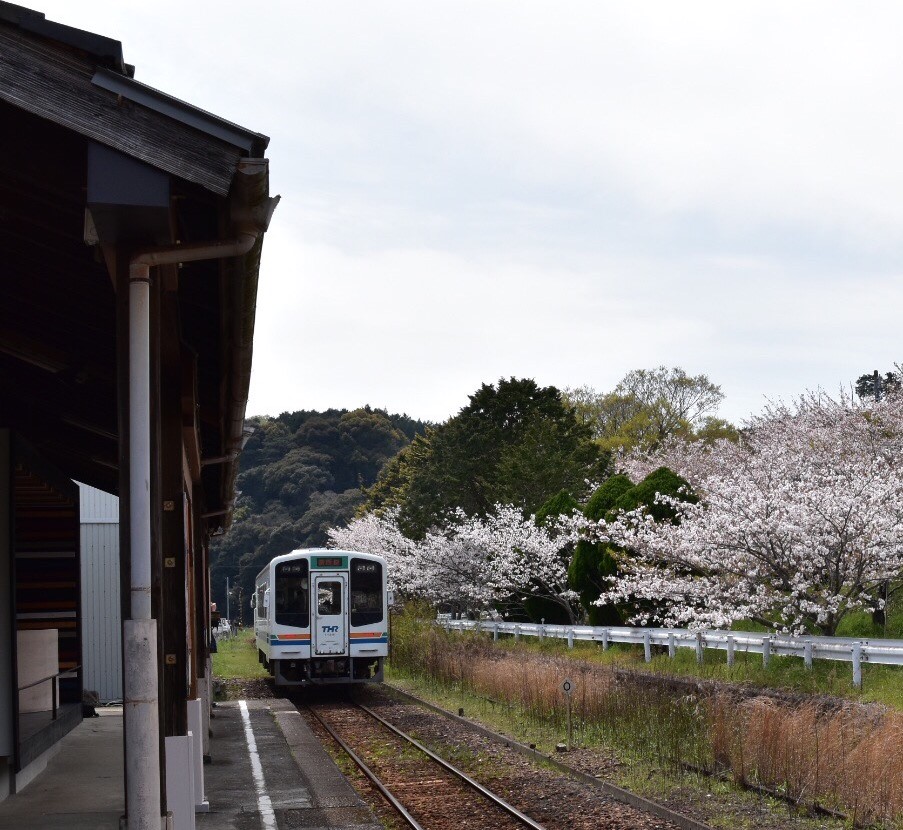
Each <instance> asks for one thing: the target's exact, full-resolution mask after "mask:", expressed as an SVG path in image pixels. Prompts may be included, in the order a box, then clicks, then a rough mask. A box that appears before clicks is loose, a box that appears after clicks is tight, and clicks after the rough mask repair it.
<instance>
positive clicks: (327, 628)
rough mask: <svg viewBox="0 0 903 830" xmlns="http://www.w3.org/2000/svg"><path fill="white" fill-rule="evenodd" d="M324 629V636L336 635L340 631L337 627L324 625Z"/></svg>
mask: <svg viewBox="0 0 903 830" xmlns="http://www.w3.org/2000/svg"><path fill="white" fill-rule="evenodd" d="M322 628H323V633H324V634H335V633H336V632H337V631H338V630H339V627H338V626H337V625H324V626H323V627H322Z"/></svg>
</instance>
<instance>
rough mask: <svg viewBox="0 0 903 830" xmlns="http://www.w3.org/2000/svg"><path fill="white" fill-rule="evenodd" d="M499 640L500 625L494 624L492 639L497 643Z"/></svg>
mask: <svg viewBox="0 0 903 830" xmlns="http://www.w3.org/2000/svg"><path fill="white" fill-rule="evenodd" d="M498 638H499V624H498V623H493V624H492V639H493V641H494V642H495V641H497V640H498Z"/></svg>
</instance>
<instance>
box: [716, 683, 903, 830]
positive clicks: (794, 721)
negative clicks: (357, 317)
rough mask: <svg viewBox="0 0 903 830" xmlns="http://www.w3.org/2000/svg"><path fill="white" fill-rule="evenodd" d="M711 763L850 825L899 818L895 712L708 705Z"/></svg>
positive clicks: (901, 743)
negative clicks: (844, 816)
mask: <svg viewBox="0 0 903 830" xmlns="http://www.w3.org/2000/svg"><path fill="white" fill-rule="evenodd" d="M709 709H710V712H711V740H712V749H713V755H714V758H715V760H716V761H717V762H718V763H719V764H721V765H722V766H723V767H726V768H727V769H729V770H730V771H731V773H732V774H733V776H734V777H735V778H736V779H737V780H738V781H743V782H747V781H748V782H754V783H759V784H764V785H766V786H770V787H777V788H779V789H781V790H783V791H784V792H785V793H786V794H787V795H789V796H790V797H792V798H794V799H796V800H797V801H799V802H801V803H808V802H818V803H821V804H823V805H827V806H831V807H834V808H837V809H840V810H842V811H844V812H846V813H848V814H849V815H850V817H851V818H852V819H853V820H854V822H856V823H875V822H884V823H886V824H888V825H890V826H893V825H894V822H895V821H896V822H898V823H899V822H901V820H903V715H901V713H899V712H895V711H890V710H883V709H882V708H880V707H875V706H871V707H868V706H861V705H857V704H850V703H845V704H843V705H841V706H838V707H832V708H827V707H825V706H824V705H817V704H814V703H803V704H799V705H788V704H785V703H781V702H778V701H775V700H774V699H772V698H768V697H758V698H753V699H751V700H746V701H737V700H736V699H733V698H728V697H726V696H720V697H714V698H712V699H711V700H710V701H709Z"/></svg>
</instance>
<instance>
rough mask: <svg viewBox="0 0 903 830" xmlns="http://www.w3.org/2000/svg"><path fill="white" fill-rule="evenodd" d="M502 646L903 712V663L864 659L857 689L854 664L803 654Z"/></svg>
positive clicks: (506, 642)
mask: <svg viewBox="0 0 903 830" xmlns="http://www.w3.org/2000/svg"><path fill="white" fill-rule="evenodd" d="M499 647H500V648H504V649H505V650H506V651H509V652H513V653H523V654H524V655H528V654H538V655H549V656H562V657H564V656H569V657H572V658H574V659H576V660H584V661H588V662H593V663H596V664H598V665H602V666H610V667H612V668H623V669H629V670H635V671H643V672H651V673H654V674H663V675H668V676H677V677H687V678H699V679H703V680H716V681H724V682H728V683H746V684H750V685H753V686H759V687H762V688H774V689H784V690H787V691H791V692H798V693H801V694H823V695H834V696H839V697H845V698H848V699H850V700H855V701H859V702H863V703H883V704H884V705H886V706H890V707H893V708H895V709H900V710H901V711H903V668H901V667H899V666H879V665H871V664H868V663H865V664H863V666H862V688H861V689H857V688H856V687H855V686H854V685H853V669H852V665H851V664H849V663H844V662H840V661H828V660H814V661H813V664H812V669H811V670H810V669H807V668H806V667H805V664H804V663H803V661H802V660H801V659H800V658H797V657H780V656H772V658H771V663H770V665H769V666H768V667H767V668H766V667H765V666H763V665H762V655H760V654H752V653H745V652H742V651H737V652H736V653H735V655H734V665H733V666H728V665H727V655H726V653H725V652H724V651H719V650H717V649H705V650H704V652H703V662H702V663H697V662H696V653H695V652H694V651H693V650H691V649H678V650H677V652H676V654H675V656H674V658H673V659H672V658H669V657H668V656H667V654H666V653H663V651H662V650H660V649H659V650H658V651H656V649H653V658H652V662H650V663H646V662H644V657H643V647H642V646H641V645H625V644H622V643H616V644H613V645H611V646H610V647H609V648H608V650H607V651H603V650H602V647H601V645H599V644H597V643H588V642H581V641H577V642H575V643H574V648H573V649H568V647H567V642H566V641H565V640H558V639H554V638H546V639H544V640H542V641H540V640H537V639H535V638H532V637H524V638H522V639H521V640H520V642H515V641H514V638H513V637H511V636H502V637H501V638H500V640H499Z"/></svg>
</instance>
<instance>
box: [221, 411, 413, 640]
mask: <svg viewBox="0 0 903 830" xmlns="http://www.w3.org/2000/svg"><path fill="white" fill-rule="evenodd" d="M247 423H248V426H250V427H253V429H254V432H253V433H252V435H251V437H250V438H249V439H248V442H247V444H246V445H245V448H244V450H243V451H242V454H241V456H240V458H239V464H240V472H239V476H238V491H239V496H238V501H237V502H236V509H235V515H234V518H233V522H232V527H231V528H230V530H229V531H228V532H227V533H226V534H225V535H224V536H221V537H217V538H215V539H214V540H213V542H212V544H211V554H212V555H211V561H212V571H211V579H212V588H213V598H214V600H215V601H216V602H218V603H220V606H219V607H220V608H221V610H223V611H225V586H226V577H227V576H228V577H229V578H230V580H231V582H232V584H233V585H240V586H241V587H242V589H243V599H244V604H245V606H247V602H248V598H249V597H250V594H251V591H252V590H253V587H252V586H253V584H254V576H255V575H256V574H257V572H258V571H259V570H260V568H261V567H263V564H264V563H265V562H267V561H269V560H270V559H272V558H273V557H274V556H278V555H279V554H282V553H288V552H289V551H291V550H293V549H295V548H298V547H312V546H317V545H322V544H325V542H326V531H327V529H328V528H330V527H333V526H335V525H337V524H342V523H344V522H346V521H347V520H348V519H350V518H351V517H352V516H353V515H354V512H355V510H356V509H357V507H358V505H360V504H361V503H362V502H363V501H364V494H363V492H362V488H364V487H369V486H371V485H372V484H373V483H374V482H375V481H376V477H377V475H378V474H379V472H380V470H381V469H382V468H383V465H384V464H385V463H386V461H387V460H388V459H390V458H392V457H393V456H394V455H395V454H396V453H397V452H398V451H399V450H400V449H402V448H403V447H405V446H407V445H408V444H409V443H410V442H411V440H412V439H413V438H414V436H415V435H417V434H418V433H422V432H424V431H425V428H426V424H425V423H423V422H422V421H415V420H414V419H412V418H409V417H408V416H407V415H390V414H388V413H387V412H385V411H383V410H379V409H371V408H370V407H364V408H363V409H356V410H354V411H352V412H349V411H348V410H344V409H341V410H340V409H329V410H327V411H325V412H312V411H311V412H308V411H302V412H284V413H283V414H282V415H279V416H278V417H276V418H270V417H254V418H249V419H248V422H247ZM235 600H236V596H235V595H233V603H234V602H235ZM233 607H234V606H233ZM235 616H237V614H235V613H233V617H235ZM245 621H246V622H247V621H248V616H247V607H246V608H245Z"/></svg>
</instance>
